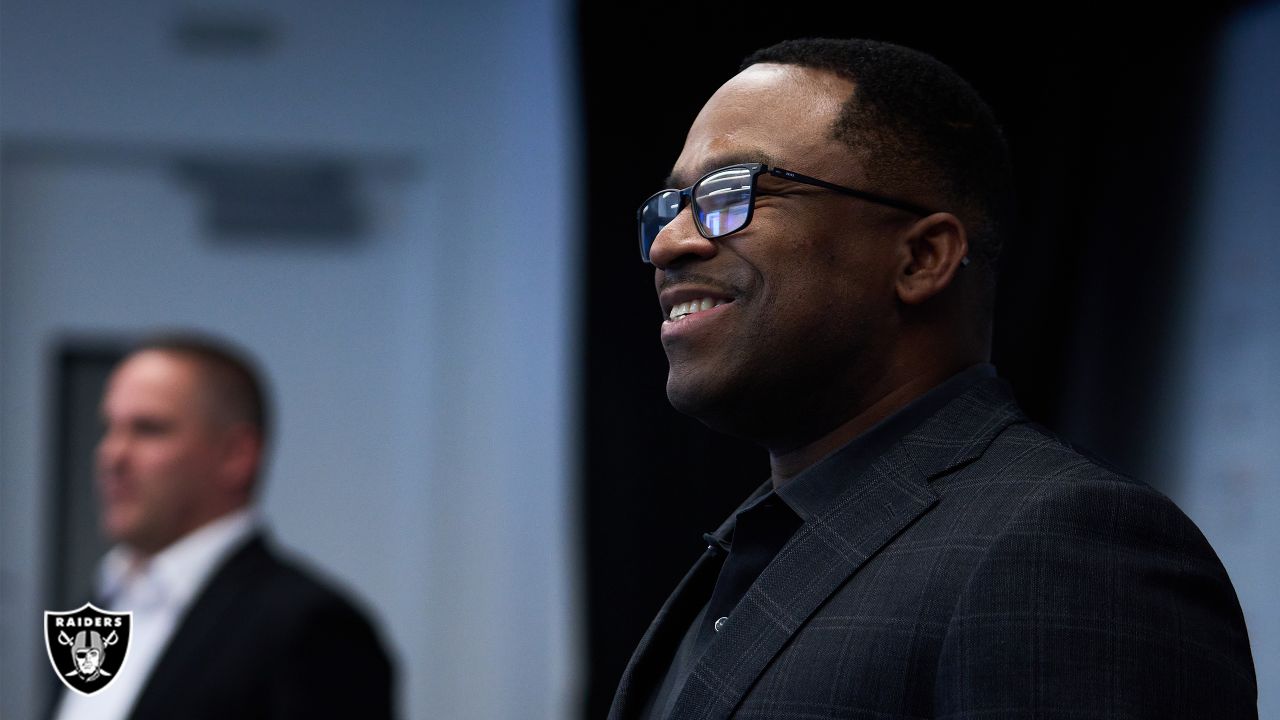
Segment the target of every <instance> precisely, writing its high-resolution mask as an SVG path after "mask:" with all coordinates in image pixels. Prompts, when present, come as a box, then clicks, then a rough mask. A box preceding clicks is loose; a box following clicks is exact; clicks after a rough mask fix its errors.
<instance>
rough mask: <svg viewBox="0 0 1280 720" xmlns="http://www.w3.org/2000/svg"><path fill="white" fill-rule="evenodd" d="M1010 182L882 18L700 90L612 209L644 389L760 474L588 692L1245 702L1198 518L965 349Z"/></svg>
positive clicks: (965, 91)
mask: <svg viewBox="0 0 1280 720" xmlns="http://www.w3.org/2000/svg"><path fill="white" fill-rule="evenodd" d="M1011 186H1012V180H1011V173H1010V169H1009V163H1008V157H1007V150H1006V148H1005V145H1004V140H1003V138H1002V136H1001V133H1000V131H999V129H998V127H997V126H996V124H995V121H994V119H993V117H992V115H991V112H990V110H989V109H988V108H987V106H986V104H985V103H984V102H983V101H982V100H981V99H980V98H979V97H978V96H977V94H976V93H975V92H974V91H973V89H972V88H970V87H969V85H968V84H967V83H965V82H964V81H963V80H962V79H961V78H959V77H958V76H957V75H956V74H955V73H954V72H953V71H952V70H951V69H950V68H947V67H946V66H944V65H942V64H941V63H939V62H937V61H936V60H934V59H933V58H931V57H929V56H927V55H924V54H922V53H918V52H915V51H913V50H909V49H906V48H902V47H897V46H893V45H888V44H884V43H876V42H869V41H835V40H807V41H792V42H786V43H781V44H779V45H777V46H774V47H771V48H768V49H766V50H763V51H761V52H758V53H756V54H755V55H753V56H752V57H751V58H748V60H747V62H746V63H745V64H744V67H743V70H742V71H741V72H740V73H739V74H738V75H737V76H735V77H734V78H732V79H731V80H729V81H728V82H727V83H725V84H724V85H723V86H722V87H721V88H720V89H719V90H718V91H717V92H716V93H715V95H713V96H712V98H711V99H710V100H709V101H708V102H707V104H706V105H705V106H704V107H703V109H702V112H701V113H700V114H699V115H698V117H697V119H696V120H695V121H694V124H693V126H692V128H691V129H690V130H689V134H688V136H687V139H686V141H685V145H684V150H683V152H681V154H680V156H679V158H678V159H677V160H676V163H675V167H674V170H673V172H672V176H671V178H670V179H669V181H668V183H667V187H669V188H672V189H670V190H664V191H660V192H658V193H655V194H654V195H653V196H652V197H650V198H649V199H648V200H647V201H646V202H645V203H644V204H643V205H642V206H641V209H640V211H639V230H640V246H641V255H642V257H643V259H644V260H646V261H648V262H651V263H652V264H653V266H654V267H655V285H656V288H657V291H658V298H659V302H660V305H661V308H662V313H663V317H664V318H665V320H664V322H663V323H662V328H661V339H662V344H663V347H664V349H665V350H666V354H667V359H668V362H669V364H670V370H669V374H668V378H667V396H668V398H669V399H670V401H671V403H672V405H674V406H675V407H676V409H678V410H680V411H681V412H684V413H686V414H688V415H691V416H693V417H696V418H698V419H699V420H701V421H703V422H704V423H706V424H707V425H708V426H710V427H712V428H715V429H718V430H721V431H724V432H727V433H731V434H734V435H738V436H742V437H746V438H748V439H751V440H753V441H755V442H757V443H759V444H760V445H762V446H764V447H765V448H766V449H767V450H768V451H769V455H770V460H771V465H772V477H771V478H770V479H769V481H767V482H765V483H764V484H763V485H762V486H760V487H759V488H758V489H757V490H756V491H755V492H754V493H753V494H751V495H750V497H748V499H747V500H746V502H744V503H743V504H742V506H741V507H740V508H739V509H738V510H737V511H736V512H735V513H734V514H733V515H732V516H731V517H730V518H729V519H728V520H727V521H726V522H725V523H724V524H723V525H721V527H720V528H719V529H718V530H716V531H715V532H714V533H711V534H709V535H708V536H707V541H708V543H709V544H708V546H707V549H706V552H705V553H704V554H703V556H702V557H701V558H700V559H699V560H698V562H697V563H696V564H695V566H694V567H693V569H692V570H691V571H690V572H689V574H688V575H687V576H686V577H685V579H684V581H683V582H682V583H681V584H680V586H679V587H678V588H677V589H676V591H675V593H674V594H673V595H672V596H671V597H670V599H669V600H668V601H667V604H666V605H665V606H664V607H663V608H662V610H661V611H660V612H659V614H658V617H657V619H655V620H654V622H653V624H652V625H651V626H650V628H649V630H648V632H647V633H646V634H645V636H644V638H643V639H642V640H641V641H640V645H639V647H638V648H637V650H636V651H635V654H634V655H633V656H632V659H631V662H630V664H629V665H628V667H627V670H626V672H625V673H624V675H623V678H622V681H621V683H620V685H619V688H618V691H617V694H616V695H615V698H614V704H613V709H612V712H611V717H614V718H725V717H730V716H733V717H750V718H806V719H809V720H812V719H813V718H825V717H831V718H836V717H841V718H849V717H859V718H898V717H904V718H905V717H911V718H927V717H947V718H1009V719H1011V720H1012V719H1013V718H1028V717H1082V718H1083V717H1089V718H1093V717H1144V718H1174V717H1178V718H1202V717H1231V718H1244V717H1252V716H1255V715H1256V713H1257V710H1256V696H1257V686H1256V680H1255V677H1254V672H1253V664H1252V659H1251V656H1250V651H1249V645H1248V638H1247V635H1246V632H1245V627H1244V620H1243V617H1242V616H1241V612H1240V607H1239V604H1238V602H1237V600H1236V597H1235V593H1234V591H1233V589H1232V587H1231V583H1230V581H1229V580H1228V578H1227V575H1226V572H1225V571H1224V570H1223V568H1222V565H1221V564H1220V563H1219V562H1218V559H1217V557H1216V556H1215V555H1214V553H1213V550H1212V549H1211V548H1210V547H1209V545H1208V543H1207V542H1206V541H1205V539H1204V538H1203V536H1201V534H1200V533H1199V532H1198V531H1197V529H1196V528H1195V526H1194V525H1193V524H1192V523H1191V521H1190V520H1188V519H1187V518H1186V516H1185V515H1183V514H1182V513H1181V512H1180V511H1179V510H1178V509H1177V508H1176V507H1174V505H1173V503H1171V502H1170V501H1169V500H1168V499H1167V498H1165V497H1163V496H1162V495H1160V494H1158V493H1156V492H1155V491H1153V490H1151V489H1150V488H1149V487H1147V486H1145V485H1142V484H1141V483H1137V482H1134V481H1132V480H1129V479H1127V478H1124V477H1122V476H1120V475H1117V474H1115V473H1114V472H1112V471H1110V470H1109V469H1107V468H1105V467H1103V466H1101V465H1099V464H1098V463H1096V462H1094V461H1092V460H1090V459H1089V458H1086V457H1084V456H1082V455H1080V454H1079V453H1077V452H1076V451H1075V450H1073V449H1072V448H1071V447H1070V446H1068V445H1066V444H1064V443H1063V442H1061V441H1059V440H1058V439H1056V438H1054V437H1053V436H1051V435H1049V434H1048V433H1047V432H1045V431H1044V430H1043V429H1041V428H1038V427H1036V426H1034V425H1032V424H1030V423H1029V422H1028V421H1027V419H1026V418H1025V417H1024V416H1023V414H1022V413H1021V411H1020V410H1019V408H1018V406H1017V404H1016V403H1015V401H1014V399H1013V397H1012V394H1011V391H1010V389H1009V388H1008V386H1007V385H1006V384H1005V383H1004V382H1003V381H1001V380H1000V379H999V378H997V377H996V376H995V371H994V368H993V367H992V366H991V365H989V364H988V358H989V356H990V343H991V319H992V318H991V308H992V305H993V303H992V298H993V293H994V289H995V262H996V256H997V254H998V251H999V247H1000V243H1001V240H1002V238H1003V233H1004V232H1005V230H1006V228H1007V222H1006V221H1007V213H1008V207H1009V205H1010V202H1009V193H1010V188H1011ZM681 188H683V189H681Z"/></svg>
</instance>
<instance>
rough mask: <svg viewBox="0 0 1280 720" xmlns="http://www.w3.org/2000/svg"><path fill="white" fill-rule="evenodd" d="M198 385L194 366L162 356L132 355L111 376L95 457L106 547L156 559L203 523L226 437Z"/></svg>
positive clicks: (188, 361)
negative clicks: (122, 547) (117, 545)
mask: <svg viewBox="0 0 1280 720" xmlns="http://www.w3.org/2000/svg"><path fill="white" fill-rule="evenodd" d="M199 381H200V371H199V366H198V365H197V363H196V362H195V361H193V360H191V359H188V358H184V357H182V356H180V355H175V354H170V353H165V352H161V351H143V352H141V353H138V354H136V355H134V356H132V357H130V358H128V359H127V360H126V361H125V362H124V363H123V364H122V365H121V366H120V367H119V368H118V369H117V370H116V371H115V373H114V374H113V375H112V377H111V380H110V382H109V384H108V386H107V391H106V395H105V396H104V397H103V400H102V420H103V424H104V425H105V432H104V434H103V436H102V440H101V442H99V444H98V452H97V480H98V489H99V492H100V495H101V501H102V527H103V530H104V532H105V533H106V535H107V536H108V537H109V538H110V539H111V540H113V541H115V542H121V543H124V544H126V545H129V546H130V547H132V548H133V549H135V550H137V551H138V552H142V553H144V554H154V553H156V552H158V551H160V550H162V549H164V548H165V547H166V546H168V545H169V544H170V543H172V542H173V541H175V540H177V539H179V538H180V537H182V536H183V535H185V534H186V533H188V532H190V531H191V530H194V529H195V528H196V527H199V525H200V524H202V523H203V522H204V521H205V520H207V515H208V508H209V507H210V506H211V504H212V503H214V502H216V500H215V499H214V498H215V497H216V491H217V479H216V477H217V476H216V471H217V468H218V467H219V464H220V463H221V462H222V459H223V456H224V454H225V438H224V435H225V433H224V432H223V429H222V427H221V425H219V424H218V423H217V422H216V421H215V420H214V413H213V412H212V408H211V403H212V399H211V398H210V397H208V396H207V393H206V392H204V391H203V390H202V389H201V387H200V383H199Z"/></svg>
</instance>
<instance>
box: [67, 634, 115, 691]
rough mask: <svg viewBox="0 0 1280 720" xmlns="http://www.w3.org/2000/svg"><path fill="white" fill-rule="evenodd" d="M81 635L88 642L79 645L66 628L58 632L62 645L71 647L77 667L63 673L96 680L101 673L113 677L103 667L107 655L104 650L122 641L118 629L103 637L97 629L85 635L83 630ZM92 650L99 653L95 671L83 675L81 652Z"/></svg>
mask: <svg viewBox="0 0 1280 720" xmlns="http://www.w3.org/2000/svg"><path fill="white" fill-rule="evenodd" d="M80 636H82V637H83V638H84V640H85V641H86V642H83V643H81V644H79V645H77V644H76V641H75V640H72V639H71V638H70V637H68V636H67V631H66V630H61V631H59V632H58V642H59V643H61V644H62V645H67V646H69V647H71V655H72V657H73V658H75V660H76V667H75V669H74V670H72V671H71V672H69V673H63V674H64V675H65V676H67V677H83V678H84V679H85V680H95V679H97V677H98V676H99V675H102V676H104V677H111V673H109V672H107V671H106V670H103V669H102V656H103V655H105V653H104V650H105V649H106V648H109V647H111V646H112V645H115V644H116V643H118V642H120V638H119V636H117V635H116V631H115V630H112V631H111V634H110V635H108V636H107V637H105V638H103V637H102V636H101V635H100V634H98V632H97V631H96V630H95V631H90V634H89V635H88V636H86V635H85V632H84V631H81V632H80ZM94 640H98V641H99V642H94ZM91 652H92V653H97V655H98V659H97V661H96V662H95V663H94V668H93V673H92V674H89V675H88V676H85V675H82V674H81V672H80V663H79V656H80V654H81V653H91Z"/></svg>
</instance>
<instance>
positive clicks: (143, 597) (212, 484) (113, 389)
mask: <svg viewBox="0 0 1280 720" xmlns="http://www.w3.org/2000/svg"><path fill="white" fill-rule="evenodd" d="M102 418H103V423H104V425H105V433H104V435H103V437H102V440H101V442H100V443H99V445H98V452H97V481H98V490H99V493H100V498H101V520H102V528H103V530H104V532H105V533H106V535H107V536H108V537H109V538H110V539H111V540H112V541H113V542H114V543H116V545H115V547H114V548H113V549H112V550H111V551H110V553H109V554H108V555H107V556H106V557H105V558H104V559H103V561H102V567H101V574H100V578H99V586H98V589H97V602H98V604H100V605H103V606H105V607H106V608H108V609H112V610H117V611H132V612H133V636H132V639H131V641H130V646H129V651H128V653H129V654H128V661H127V663H126V665H125V666H124V667H123V668H122V669H121V671H120V672H119V673H118V674H117V677H115V678H114V680H113V683H112V684H111V685H110V686H108V687H106V688H104V689H102V690H100V691H98V692H97V693H95V694H93V695H88V696H86V695H79V694H75V693H70V692H67V693H64V695H63V697H62V701H61V703H60V705H59V706H58V708H57V711H56V717H57V718H58V719H59V720H78V719H82V718H83V719H85V720H88V719H90V718H92V719H93V720H116V719H121V718H133V719H135V720H143V719H146V718H156V719H159V718H175V717H181V718H206V717H207V718H241V717H246V718H247V717H256V718H316V717H361V718H366V717H367V718H386V717H389V716H391V714H392V697H391V695H392V679H391V675H392V671H391V667H390V664H389V661H388V658H387V655H386V652H385V651H384V649H383V647H382V645H381V642H380V641H379V640H378V638H377V636H376V633H375V632H374V630H373V628H372V627H371V625H370V623H369V622H368V620H367V619H366V618H365V617H364V616H363V615H362V614H361V613H360V612H359V611H358V610H356V609H355V608H354V607H353V606H352V605H351V604H350V603H349V602H348V601H347V600H346V599H345V598H343V597H342V596H341V595H339V594H338V593H337V592H335V591H334V590H333V589H331V588H330V587H328V586H327V585H325V584H324V583H322V582H320V581H319V580H317V579H316V578H314V577H312V575H310V574H309V573H307V572H305V571H303V570H302V569H300V568H298V567H297V566H295V565H293V564H292V563H289V562H286V561H283V560H281V559H280V558H279V557H277V555H276V553H275V552H274V551H273V550H272V549H271V548H270V546H269V543H268V541H267V538H266V536H265V532H264V530H263V528H262V523H261V521H260V520H259V518H258V517H257V515H256V514H255V513H254V511H253V508H252V505H253V499H254V497H255V494H256V491H257V490H258V486H259V483H260V481H261V478H260V474H261V470H262V467H263V458H264V453H265V445H266V442H267V417H266V399H265V397H264V391H263V388H262V384H261V382H260V381H259V379H258V377H257V375H256V373H255V372H254V371H253V369H252V367H251V365H250V364H249V363H248V362H247V361H246V360H244V359H242V358H241V357H240V356H239V355H238V354H237V353H235V352H234V351H232V350H230V349H229V348H227V347H224V346H223V345H221V344H219V343H216V342H213V341H210V340H208V339H204V338H198V337H174V338H168V339H159V340H156V341H154V342H150V343H147V344H145V345H143V346H141V347H140V348H138V349H137V350H135V351H134V352H133V353H131V354H130V355H129V356H128V357H127V358H126V359H125V360H124V361H123V362H122V363H121V364H120V365H119V366H118V367H117V368H116V370H115V371H114V373H113V374H112V376H111V378H110V381H109V383H108V386H107V390H106V394H105V396H104V397H103V400H102Z"/></svg>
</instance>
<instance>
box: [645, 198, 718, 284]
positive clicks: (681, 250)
mask: <svg viewBox="0 0 1280 720" xmlns="http://www.w3.org/2000/svg"><path fill="white" fill-rule="evenodd" d="M715 254H716V241H714V240H708V239H706V238H704V237H702V233H699V232H698V226H697V225H696V224H695V223H694V221H693V208H692V207H686V208H684V209H683V210H681V211H680V213H679V214H678V215H676V216H675V218H674V219H672V221H671V222H669V223H667V225H666V227H664V228H662V231H661V232H659V233H658V235H657V237H655V238H654V239H653V245H652V246H651V247H650V248H649V262H651V263H653V264H654V266H656V267H660V268H663V269H665V268H668V267H671V266H672V265H676V264H679V263H682V262H687V261H689V260H705V259H707V258H709V257H711V256H712V255H715Z"/></svg>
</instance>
